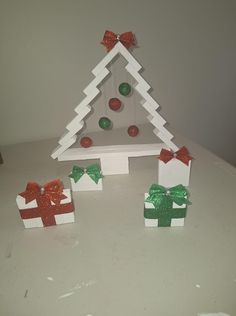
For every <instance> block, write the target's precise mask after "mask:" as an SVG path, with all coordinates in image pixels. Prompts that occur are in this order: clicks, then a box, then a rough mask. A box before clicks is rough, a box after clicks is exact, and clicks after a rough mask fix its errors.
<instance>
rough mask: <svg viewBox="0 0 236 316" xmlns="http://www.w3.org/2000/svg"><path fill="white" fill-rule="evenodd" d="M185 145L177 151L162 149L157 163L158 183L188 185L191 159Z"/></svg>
mask: <svg viewBox="0 0 236 316" xmlns="http://www.w3.org/2000/svg"><path fill="white" fill-rule="evenodd" d="M192 159H193V158H192V157H191V156H190V155H189V152H188V150H187V148H186V147H182V148H180V149H179V150H178V151H176V152H173V151H171V150H167V149H162V150H161V153H160V156H159V163H158V183H159V184H160V185H163V186H165V187H172V186H175V185H178V184H182V185H184V186H188V185H189V178H190V169H191V160H192Z"/></svg>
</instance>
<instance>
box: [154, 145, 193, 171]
mask: <svg viewBox="0 0 236 316" xmlns="http://www.w3.org/2000/svg"><path fill="white" fill-rule="evenodd" d="M173 158H176V159H178V160H180V161H182V162H183V163H184V164H185V165H187V166H188V164H189V161H190V160H192V159H193V157H191V156H190V155H189V152H188V149H187V148H186V147H185V146H183V147H181V148H180V149H179V150H177V151H176V152H173V151H171V150H167V149H164V148H163V149H162V150H161V152H160V156H159V159H160V160H162V161H163V162H164V163H167V162H168V161H170V160H171V159H173Z"/></svg>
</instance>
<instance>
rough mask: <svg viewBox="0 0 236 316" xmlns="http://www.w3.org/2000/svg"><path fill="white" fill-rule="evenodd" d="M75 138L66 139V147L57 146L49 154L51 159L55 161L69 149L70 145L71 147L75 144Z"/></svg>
mask: <svg viewBox="0 0 236 316" xmlns="http://www.w3.org/2000/svg"><path fill="white" fill-rule="evenodd" d="M76 139H77V136H76V135H74V136H73V137H71V138H70V139H68V142H67V144H66V145H60V144H59V146H57V148H56V149H54V151H53V152H52V154H51V157H52V158H53V159H56V158H57V157H59V156H60V155H61V154H62V153H64V151H65V150H66V149H67V148H69V147H70V146H71V145H73V144H74V143H75V142H76Z"/></svg>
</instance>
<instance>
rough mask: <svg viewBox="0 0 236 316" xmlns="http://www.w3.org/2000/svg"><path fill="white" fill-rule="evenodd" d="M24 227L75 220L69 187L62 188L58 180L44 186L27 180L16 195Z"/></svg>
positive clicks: (51, 224) (50, 224) (43, 225)
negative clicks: (20, 191)
mask: <svg viewBox="0 0 236 316" xmlns="http://www.w3.org/2000/svg"><path fill="white" fill-rule="evenodd" d="M16 203H17V206H18V208H19V212H20V216H21V218H22V220H23V223H24V226H25V228H33V227H45V226H53V225H59V224H66V223H73V222H74V221H75V216H74V206H73V202H72V198H71V191H70V189H63V186H62V183H61V182H60V180H53V181H51V182H49V183H47V184H45V185H44V186H42V187H41V186H39V185H38V184H37V183H36V182H29V183H28V184H27V187H26V190H25V191H24V192H22V193H20V194H18V195H17V197H16Z"/></svg>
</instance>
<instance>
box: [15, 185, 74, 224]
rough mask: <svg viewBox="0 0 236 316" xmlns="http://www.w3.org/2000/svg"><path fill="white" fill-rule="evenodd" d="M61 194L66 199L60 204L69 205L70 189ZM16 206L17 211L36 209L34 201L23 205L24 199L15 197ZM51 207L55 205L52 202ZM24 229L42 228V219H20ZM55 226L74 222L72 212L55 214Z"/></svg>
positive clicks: (70, 199) (70, 198) (18, 196)
mask: <svg viewBox="0 0 236 316" xmlns="http://www.w3.org/2000/svg"><path fill="white" fill-rule="evenodd" d="M63 194H64V195H65V196H66V199H64V200H62V201H61V204H67V203H71V201H72V197H71V191H70V189H64V190H63ZM16 204H17V206H18V208H19V209H30V208H35V207H38V205H37V202H36V200H33V201H31V202H29V203H27V204H26V203H25V199H24V198H23V197H22V196H20V195H17V197H16ZM52 205H55V203H53V202H52ZM22 221H23V224H24V226H25V228H36V227H44V226H43V222H42V219H41V218H40V217H35V218H29V219H22ZM55 221H56V224H66V223H73V222H74V221H75V217H74V212H70V213H65V214H57V215H55Z"/></svg>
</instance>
